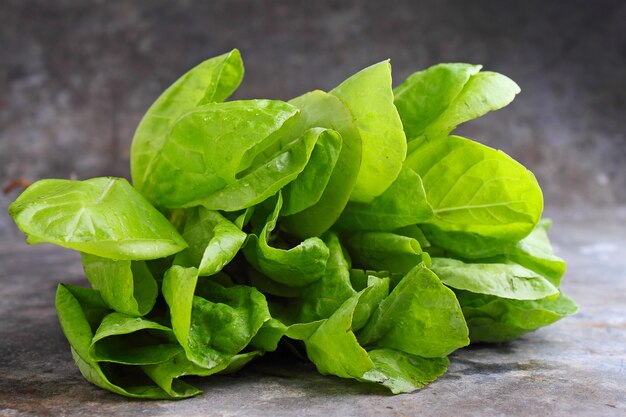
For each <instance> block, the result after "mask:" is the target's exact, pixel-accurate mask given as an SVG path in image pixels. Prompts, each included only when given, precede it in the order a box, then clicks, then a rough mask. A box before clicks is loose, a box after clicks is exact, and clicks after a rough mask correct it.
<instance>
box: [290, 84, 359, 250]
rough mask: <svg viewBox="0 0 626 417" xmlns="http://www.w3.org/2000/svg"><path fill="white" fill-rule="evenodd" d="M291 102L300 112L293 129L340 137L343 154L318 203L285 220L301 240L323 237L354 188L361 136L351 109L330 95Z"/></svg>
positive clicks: (314, 94) (314, 93)
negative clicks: (326, 131)
mask: <svg viewBox="0 0 626 417" xmlns="http://www.w3.org/2000/svg"><path fill="white" fill-rule="evenodd" d="M289 103H290V104H292V105H294V106H296V107H297V108H298V109H300V120H299V121H298V124H297V125H296V127H295V128H294V130H295V131H296V132H303V131H305V130H307V129H310V128H312V127H315V126H320V127H325V128H328V129H333V130H335V131H336V132H338V133H339V134H340V135H341V141H342V146H341V152H340V153H339V157H338V159H337V162H336V163H335V166H334V167H333V168H332V172H331V174H330V178H329V179H328V183H327V184H326V188H325V189H324V191H323V192H322V195H321V196H320V198H319V200H318V201H317V202H316V203H315V204H314V205H312V206H311V207H309V208H307V209H305V210H303V211H301V212H299V213H296V214H293V215H291V216H285V218H284V219H283V225H284V227H285V229H287V230H289V231H290V232H291V233H293V234H294V235H296V236H297V237H299V238H307V237H312V236H321V235H322V234H323V233H324V232H325V231H327V230H328V229H329V228H330V227H331V226H332V225H333V224H334V223H335V221H336V220H337V219H338V218H339V216H340V215H341V212H342V210H343V208H344V207H345V206H346V204H347V203H348V199H349V198H350V195H351V194H352V190H353V189H354V185H355V183H356V180H357V176H358V174H359V170H360V168H361V154H362V152H363V145H362V141H361V135H360V134H359V130H358V129H357V127H356V126H355V124H354V119H353V116H352V113H350V110H348V108H347V107H346V106H345V105H344V104H343V103H342V102H341V100H339V99H338V98H337V97H335V96H333V95H331V94H328V93H324V92H323V91H319V90H317V91H311V92H310V93H307V94H304V95H303V96H300V97H297V98H295V99H293V100H291V101H290V102H289Z"/></svg>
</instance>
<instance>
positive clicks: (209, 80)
mask: <svg viewBox="0 0 626 417" xmlns="http://www.w3.org/2000/svg"><path fill="white" fill-rule="evenodd" d="M242 79H243V62H242V61H241V55H240V54H239V51H238V50H236V49H233V50H232V51H231V52H228V53H226V54H223V55H220V56H218V57H215V58H211V59H208V60H206V61H204V62H203V63H201V64H200V65H198V66H196V67H195V68H193V69H192V70H190V71H189V72H187V73H186V74H185V75H183V76H182V77H181V78H180V79H179V80H178V81H176V82H175V83H174V84H172V86H170V87H169V88H168V89H167V90H165V92H163V94H161V96H160V97H159V98H158V99H157V100H156V101H155V102H154V104H153V105H152V106H151V107H150V109H148V111H147V112H146V115H145V116H144V117H143V119H142V120H141V122H140V123H139V126H138V127H137V131H136V132H135V136H134V138H133V143H132V147H131V160H130V170H131V175H132V177H133V183H134V185H135V187H137V189H138V190H139V191H140V192H142V194H144V195H146V193H145V191H144V188H145V187H150V186H151V185H152V183H153V182H154V181H155V178H152V176H151V175H152V170H153V169H154V167H153V165H154V163H155V161H156V156H157V155H158V154H159V153H160V152H161V150H162V149H163V147H164V145H165V143H166V142H167V138H168V135H169V132H170V130H171V128H172V127H173V125H174V123H175V122H176V121H177V120H178V119H179V118H180V117H182V116H183V115H185V114H186V113H187V112H190V111H192V110H195V109H196V108H197V107H199V106H201V105H203V104H207V103H213V102H220V101H224V100H226V99H227V98H228V96H230V95H231V94H232V93H233V92H234V91H235V90H236V89H237V87H238V86H239V84H240V83H241V80H242Z"/></svg>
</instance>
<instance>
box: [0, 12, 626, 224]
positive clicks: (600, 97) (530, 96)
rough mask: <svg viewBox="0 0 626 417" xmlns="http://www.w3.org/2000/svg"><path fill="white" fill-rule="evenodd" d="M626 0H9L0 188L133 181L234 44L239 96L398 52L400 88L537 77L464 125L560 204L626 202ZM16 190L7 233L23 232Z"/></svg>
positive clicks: (1, 32) (321, 83) (0, 78)
mask: <svg viewBox="0 0 626 417" xmlns="http://www.w3.org/2000/svg"><path fill="white" fill-rule="evenodd" d="M624 22H626V3H624V2H621V1H594V2H589V1H562V2H560V1H552V2H541V1H531V2H507V4H506V5H503V4H502V2H499V1H475V2H467V1H450V0H447V1H434V0H433V1H415V0H404V1H379V2H374V1H371V2H366V1H362V2H357V1H345V0H344V1H315V2H311V1H309V2H304V1H206V2H200V1H198V2H192V1H180V2H170V1H136V2H122V1H112V2H104V1H93V2H90V1H55V2H50V1H43V0H42V1H26V0H3V1H2V3H1V4H0V63H1V68H0V185H5V184H6V183H8V182H9V181H10V180H11V179H14V178H25V179H27V180H31V181H32V180H36V179H39V178H44V177H60V178H67V177H70V176H75V177H77V178H79V179H84V178H89V177H93V176H102V175H116V176H128V173H129V168H128V159H129V152H128V150H129V144H130V140H131V138H132V135H133V131H134V128H135V126H136V125H137V123H138V121H139V119H140V118H141V116H142V114H143V113H144V112H145V110H146V109H147V107H148V106H149V105H150V104H151V102H152V101H153V100H154V99H155V98H156V97H157V96H158V94H159V93H160V92H161V91H162V90H163V89H164V88H165V87H166V86H168V85H169V84H170V83H171V82H173V81H174V80H175V79H176V78H177V77H178V76H180V75H181V74H182V73H183V72H184V71H186V70H187V69H189V68H190V67H192V66H193V65H195V64H197V63H198V62H200V61H201V60H203V59H205V58H208V57H211V56H214V55H217V54H220V53H223V52H225V51H227V50H229V49H232V48H234V47H237V48H239V49H240V50H241V51H242V54H243V58H244V63H245V65H246V70H247V74H246V77H245V79H244V83H243V85H242V86H241V87H240V89H239V91H238V92H237V93H236V95H235V98H240V99H241V98H279V99H288V98H291V97H293V96H296V95H299V94H301V93H303V92H306V91H308V90H312V89H315V88H321V89H330V88H332V87H333V86H335V85H336V84H338V83H339V82H340V81H341V80H343V79H344V78H346V77H347V76H349V75H350V74H352V73H353V72H355V71H357V70H359V69H361V68H363V67H365V66H367V65H369V64H372V63H374V62H376V61H379V60H382V59H385V58H391V61H392V65H393V68H394V76H395V81H396V83H399V82H400V81H401V80H403V79H404V77H406V76H407V75H409V74H410V73H411V72H413V71H415V70H418V69H423V68H425V67H427V66H430V65H432V64H435V63H438V62H451V61H463V62H471V63H480V64H483V65H484V66H485V68H486V69H489V70H494V71H498V72H502V73H504V74H506V75H508V76H510V77H511V78H513V79H514V80H515V81H517V82H518V84H519V85H520V86H521V87H522V94H521V95H519V96H518V97H517V99H516V100H515V102H514V103H513V104H511V105H510V106H509V107H507V108H506V109H504V110H501V111H498V112H495V113H492V114H490V115H488V116H486V117H484V118H483V119H479V120H477V121H474V122H471V123H470V124H468V125H465V126H463V127H462V128H461V129H460V130H459V131H460V133H462V134H464V135H466V136H468V137H471V138H473V139H477V140H479V141H482V142H483V143H486V144H488V145H490V146H493V147H497V148H500V149H503V150H505V151H506V152H508V153H510V154H511V155H512V156H513V157H515V158H516V159H518V160H519V161H520V162H522V163H524V164H525V165H527V166H528V167H529V168H530V169H532V170H533V171H534V172H535V174H536V175H537V177H538V179H539V182H540V184H541V185H542V187H543V189H544V192H545V195H546V202H547V205H548V206H551V207H557V208H558V207H562V206H566V205H567V206H572V205H574V206H585V205H606V204H624V203H626V169H624V167H623V166H624V164H625V163H626V138H625V135H624V127H625V126H624V123H623V122H624V119H625V116H626V30H625V29H624ZM17 193H18V192H17V191H14V192H12V193H10V194H9V195H6V196H1V197H0V203H1V205H2V213H1V214H0V236H3V235H4V236H7V235H15V229H14V228H13V226H12V225H11V224H10V222H9V221H8V219H7V216H6V215H5V214H4V213H6V206H7V204H8V202H9V201H11V200H13V199H14V198H15V197H16V196H17Z"/></svg>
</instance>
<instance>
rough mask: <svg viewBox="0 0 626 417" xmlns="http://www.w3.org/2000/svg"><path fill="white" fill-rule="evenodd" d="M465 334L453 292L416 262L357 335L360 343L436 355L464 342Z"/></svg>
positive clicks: (466, 339) (461, 316)
mask: <svg viewBox="0 0 626 417" xmlns="http://www.w3.org/2000/svg"><path fill="white" fill-rule="evenodd" d="M467 335H468V330H467V326H466V325H465V320H464V319H463V314H461V307H460V306H459V303H458V301H457V299H456V297H455V296H454V293H453V292H452V291H451V290H449V289H448V288H446V287H445V286H443V285H442V284H441V282H440V281H439V279H438V278H437V276H436V275H435V274H433V273H432V272H431V271H430V270H429V269H428V268H426V267H425V266H423V265H418V266H416V267H415V268H413V269H412V270H411V271H410V272H409V273H408V274H407V275H406V276H405V277H404V278H403V279H402V281H400V283H399V284H398V285H397V286H396V287H395V288H394V289H393V291H392V292H391V294H389V297H387V298H386V299H385V300H384V301H383V302H382V303H380V305H379V306H378V308H377V309H376V311H375V312H374V314H373V315H372V318H371V319H370V321H369V322H368V323H367V325H366V326H365V327H364V328H363V329H362V330H361V331H360V332H359V335H358V338H359V341H360V342H361V344H363V345H375V346H380V347H387V348H391V349H396V350H400V351H403V352H406V353H409V354H412V355H417V356H422V357H426V358H436V357H442V356H446V355H448V354H449V353H450V352H452V351H454V350H456V349H458V348H461V347H463V346H467V345H468V344H469V339H468V337H467Z"/></svg>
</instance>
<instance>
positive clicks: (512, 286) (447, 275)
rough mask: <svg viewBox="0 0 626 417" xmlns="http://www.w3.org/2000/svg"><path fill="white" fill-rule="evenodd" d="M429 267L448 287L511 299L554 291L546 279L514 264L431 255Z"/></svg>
mask: <svg viewBox="0 0 626 417" xmlns="http://www.w3.org/2000/svg"><path fill="white" fill-rule="evenodd" d="M432 262H433V264H432V270H433V272H434V273H436V274H437V276H438V277H439V278H441V281H442V282H443V283H444V284H446V285H448V286H449V287H452V288H456V289H459V290H467V291H471V292H474V293H480V294H491V295H497V296H498V297H502V298H511V299H514V300H537V299H539V298H544V297H548V296H550V295H554V294H557V293H558V292H559V290H558V288H556V287H555V286H554V285H552V284H551V283H550V281H548V280H547V279H545V278H544V277H542V276H541V275H538V274H536V273H534V272H533V271H530V270H528V269H526V268H524V267H523V266H520V265H517V264H501V263H464V262H462V261H459V260H456V259H450V258H433V259H432Z"/></svg>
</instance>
